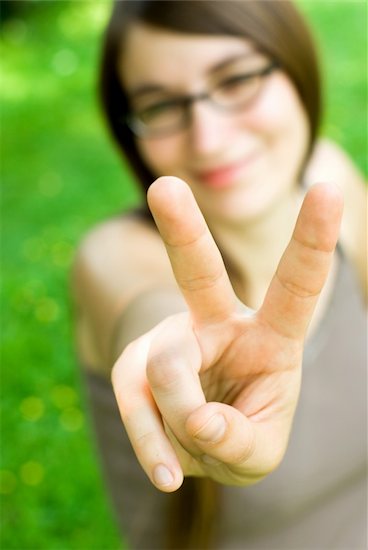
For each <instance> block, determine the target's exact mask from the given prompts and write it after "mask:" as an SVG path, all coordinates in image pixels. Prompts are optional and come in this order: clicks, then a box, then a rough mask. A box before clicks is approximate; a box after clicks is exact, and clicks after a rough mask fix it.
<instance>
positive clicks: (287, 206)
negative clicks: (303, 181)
mask: <svg viewBox="0 0 368 550" xmlns="http://www.w3.org/2000/svg"><path fill="white" fill-rule="evenodd" d="M302 196H303V193H302V191H301V189H296V190H295V191H293V192H288V193H287V194H285V195H284V196H282V197H281V198H280V199H279V201H278V203H277V204H276V205H275V204H274V205H272V208H271V209H270V210H269V211H266V212H263V213H262V214H261V215H260V216H258V217H256V218H253V219H251V220H249V219H247V220H244V221H243V220H242V221H240V222H239V223H226V222H222V223H218V222H217V224H216V228H215V230H214V231H213V234H214V237H215V239H216V241H217V243H218V245H219V247H220V249H221V250H222V251H223V253H224V257H225V262H226V263H227V268H228V272H229V275H230V278H231V281H232V283H233V285H234V288H235V291H236V292H237V294H238V296H239V298H240V299H241V300H242V301H244V302H245V303H246V305H248V306H249V307H252V308H258V307H259V306H260V305H261V304H262V302H263V298H264V295H265V292H266V290H267V288H268V285H269V284H270V282H271V278H272V276H273V274H274V273H275V270H276V268H277V265H278V263H279V260H280V258H281V255H282V253H283V252H284V250H285V248H286V246H287V244H288V242H289V240H290V237H291V234H292V232H293V228H294V225H295V222H296V218H297V216H298V212H299V209H300V206H301V201H302Z"/></svg>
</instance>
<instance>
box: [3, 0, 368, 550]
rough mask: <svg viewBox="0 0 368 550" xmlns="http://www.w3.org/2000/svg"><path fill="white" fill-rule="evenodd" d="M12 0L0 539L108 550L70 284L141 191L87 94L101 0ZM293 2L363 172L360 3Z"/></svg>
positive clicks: (91, 89) (104, 11)
mask: <svg viewBox="0 0 368 550" xmlns="http://www.w3.org/2000/svg"><path fill="white" fill-rule="evenodd" d="M15 4H16V6H15V7H16V8H19V9H18V10H15V11H14V12H13V14H10V16H9V17H7V18H6V19H5V21H4V23H3V26H2V38H1V59H2V79H1V102H2V107H1V137H2V149H1V181H2V201H1V204H2V220H3V234H2V237H3V238H2V289H1V291H2V321H3V322H2V360H1V367H2V374H1V376H2V379H1V387H2V408H3V415H2V424H1V428H2V437H1V468H2V470H1V498H2V505H1V521H2V524H3V525H2V529H1V537H2V540H1V543H0V546H1V548H2V549H4V550H10V549H18V550H31V549H32V550H33V549H35V550H36V549H37V550H38V549H47V550H51V549H52V550H56V549H76V550H82V549H86V550H87V549H91V550H92V549H96V550H97V549H99V550H102V549H106V550H107V549H109V550H112V549H117V548H119V547H121V542H120V540H119V537H118V534H117V530H116V528H115V526H114V524H113V521H112V519H111V514H110V510H109V507H108V504H107V499H106V497H105V494H104V490H103V486H102V482H101V480H100V477H99V472H98V465H97V459H96V456H95V453H94V449H93V445H92V443H91V437H90V428H89V422H88V417H87V416H86V413H85V405H84V397H83V390H82V388H81V385H80V380H79V376H78V369H77V365H76V360H75V356H74V350H73V339H72V311H71V304H70V300H69V294H68V273H69V269H70V265H71V261H72V257H73V251H74V250H75V247H76V245H77V243H78V241H79V240H80V238H81V235H82V234H83V233H84V232H85V231H86V230H87V229H88V228H89V227H91V225H93V224H95V223H96V222H98V221H99V220H101V219H103V218H106V217H107V216H109V215H111V214H112V213H115V212H117V211H120V210H121V209H123V208H126V207H129V206H130V205H132V204H135V203H137V201H138V200H139V197H138V195H137V193H136V191H135V190H134V186H133V183H132V181H131V178H130V176H129V173H128V171H127V169H126V167H124V166H123V165H122V162H121V161H120V159H119V158H118V155H117V154H116V151H114V149H113V147H111V143H110V142H109V139H108V137H107V135H106V132H105V129H104V126H103V123H102V120H101V116H100V114H99V111H98V108H97V105H96V97H95V79H96V74H95V72H96V71H95V68H96V63H97V59H98V52H99V43H100V36H101V31H102V29H103V26H104V23H105V21H106V18H107V15H108V11H109V5H110V2H109V1H99V0H93V1H92V0H89V1H83V2H79V1H53V2H34V1H33V2H32V1H31V0H29V1H28V2H25V3H20V2H19V3H18V2H15ZM300 4H301V8H302V10H303V11H304V12H305V13H306V14H307V16H308V18H309V19H310V20H311V22H312V24H313V26H314V28H315V33H316V36H317V40H318V44H319V48H320V51H321V55H322V60H323V67H324V70H325V73H326V94H327V105H328V109H327V116H326V119H325V121H324V124H323V133H324V134H326V135H329V136H330V137H332V138H334V139H335V140H337V141H338V142H339V143H341V144H342V145H343V146H344V147H345V148H346V149H347V150H348V152H349V153H350V154H351V156H352V157H353V158H354V160H355V161H356V163H357V164H358V165H359V166H360V168H361V169H362V170H363V171H364V172H365V173H366V172H367V170H366V165H365V162H366V151H367V147H366V145H367V143H366V139H367V132H366V57H365V56H366V53H365V52H366V6H365V2H360V1H358V2H355V1H354V0H347V1H339V2H334V1H332V0H331V1H330V0H325V1H309V2H306V1H303V2H300ZM17 5H18V6H17Z"/></svg>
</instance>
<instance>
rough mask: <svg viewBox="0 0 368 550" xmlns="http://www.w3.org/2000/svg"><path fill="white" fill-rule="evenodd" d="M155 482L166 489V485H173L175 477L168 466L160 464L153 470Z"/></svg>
mask: <svg viewBox="0 0 368 550" xmlns="http://www.w3.org/2000/svg"><path fill="white" fill-rule="evenodd" d="M153 480H154V482H155V483H156V485H160V486H161V487H165V485H171V484H172V482H173V481H174V476H173V475H172V473H171V472H170V470H169V469H168V468H166V466H164V465H163V464H158V465H157V466H156V467H155V469H154V470H153Z"/></svg>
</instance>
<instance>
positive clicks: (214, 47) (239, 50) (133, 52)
mask: <svg viewBox="0 0 368 550" xmlns="http://www.w3.org/2000/svg"><path fill="white" fill-rule="evenodd" d="M252 50H253V48H252V46H251V44H250V42H249V41H247V40H246V39H242V38H238V37H232V36H209V35H194V34H184V33H179V32H174V31H173V32H171V31H167V30H163V29H158V28H154V27H150V26H148V25H144V24H141V23H139V24H138V23H137V24H135V25H132V26H131V27H130V29H129V31H128V32H127V34H126V35H125V37H124V48H123V51H122V52H121V55H120V59H119V74H120V76H121V78H122V81H123V83H124V85H125V86H126V87H127V88H128V89H129V88H132V87H135V86H139V85H141V84H144V83H151V82H153V83H156V82H157V83H160V84H163V85H165V84H168V85H170V84H172V83H173V82H175V84H177V85H179V86H180V85H181V84H185V83H186V82H188V81H190V82H191V81H195V80H196V79H201V77H203V76H204V75H205V74H206V73H208V72H209V71H211V70H213V69H214V68H215V67H216V66H218V65H220V64H221V63H222V62H226V61H227V60H229V59H231V58H232V57H236V56H239V55H242V54H244V55H246V54H248V53H250V52H251V51H252Z"/></svg>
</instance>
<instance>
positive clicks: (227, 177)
mask: <svg viewBox="0 0 368 550" xmlns="http://www.w3.org/2000/svg"><path fill="white" fill-rule="evenodd" d="M256 156H257V154H256V153H252V154H250V155H247V156H246V157H243V158H242V159H241V160H239V161H235V162H232V163H229V164H223V165H219V166H217V167H215V168H211V169H210V170H203V171H202V170H201V171H197V172H196V174H195V175H196V178H197V179H198V180H199V181H200V182H201V183H203V184H204V185H205V186H207V187H211V188H213V189H224V188H226V187H231V186H232V185H234V184H235V183H236V182H237V181H238V180H239V178H240V177H241V176H242V175H244V174H245V171H246V170H247V169H248V168H249V166H250V164H251V163H252V162H253V161H254V159H255V158H256Z"/></svg>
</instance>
